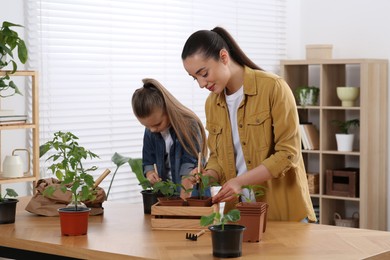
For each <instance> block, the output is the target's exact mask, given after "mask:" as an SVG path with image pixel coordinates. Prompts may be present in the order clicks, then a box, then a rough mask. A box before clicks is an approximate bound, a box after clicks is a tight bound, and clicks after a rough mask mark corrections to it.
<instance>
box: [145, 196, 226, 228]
mask: <svg viewBox="0 0 390 260" xmlns="http://www.w3.org/2000/svg"><path fill="white" fill-rule="evenodd" d="M218 211H219V206H218V204H213V205H212V206H210V207H193V206H161V205H159V203H158V202H157V203H156V204H154V205H153V206H152V213H151V216H152V218H151V224H152V229H155V230H159V229H160V230H199V229H204V228H205V227H202V226H200V217H201V216H208V215H210V214H211V213H213V212H218Z"/></svg>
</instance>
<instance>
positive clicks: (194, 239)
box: [186, 229, 206, 241]
mask: <svg viewBox="0 0 390 260" xmlns="http://www.w3.org/2000/svg"><path fill="white" fill-rule="evenodd" d="M205 232H206V231H205V230H204V229H203V230H201V231H199V232H198V233H196V234H191V233H186V239H189V240H192V241H196V240H198V237H200V236H201V235H203V234H204V233H205Z"/></svg>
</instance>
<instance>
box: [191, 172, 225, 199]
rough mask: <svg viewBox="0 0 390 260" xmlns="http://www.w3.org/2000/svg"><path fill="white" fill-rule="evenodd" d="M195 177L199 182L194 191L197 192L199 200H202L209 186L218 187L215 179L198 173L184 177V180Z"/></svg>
mask: <svg viewBox="0 0 390 260" xmlns="http://www.w3.org/2000/svg"><path fill="white" fill-rule="evenodd" d="M194 176H195V177H196V178H197V179H198V180H199V181H198V182H197V184H196V189H197V190H198V192H199V198H200V199H204V198H205V197H206V190H207V189H209V188H210V187H211V186H216V185H218V183H217V182H215V178H214V177H212V176H210V175H204V174H202V173H201V172H198V173H196V174H194V175H191V176H190V175H189V176H185V177H184V178H189V177H194ZM193 190H194V189H193V188H191V189H186V192H187V193H189V192H192V191H193Z"/></svg>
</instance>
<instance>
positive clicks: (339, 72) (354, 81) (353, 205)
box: [281, 59, 388, 230]
mask: <svg viewBox="0 0 390 260" xmlns="http://www.w3.org/2000/svg"><path fill="white" fill-rule="evenodd" d="M387 73H388V61H387V60H384V59H327V60H320V59H318V60H282V61H281V76H282V77H283V78H284V79H285V80H286V82H287V83H288V84H289V86H290V88H291V90H292V92H293V93H294V91H295V89H297V88H298V87H300V86H315V87H318V88H319V90H320V91H319V97H318V102H317V105H313V106H305V107H303V106H297V109H298V115H299V118H300V121H301V122H306V123H307V122H311V123H313V124H314V125H315V126H316V128H317V129H318V130H319V135H320V136H319V138H320V140H319V141H320V142H319V143H320V145H319V147H320V149H319V150H302V156H303V160H304V163H305V167H306V171H307V172H316V173H319V193H318V194H311V198H312V201H313V205H316V208H318V209H317V210H318V211H319V219H320V223H322V224H329V225H334V224H335V223H334V218H333V216H334V213H335V212H337V213H339V214H341V215H342V216H343V217H345V218H347V217H351V214H352V213H351V212H354V211H358V212H359V218H360V219H359V227H360V228H368V229H378V230H387V173H388V164H387V159H388V148H387V140H388V123H387V122H388V119H387V113H384V112H383V111H388V90H387V88H388V75H387ZM338 86H356V87H359V88H360V95H359V97H358V99H357V100H356V102H355V104H354V106H352V107H343V106H341V101H340V100H339V99H338V97H337V93H336V89H337V87H338ZM354 118H358V119H359V120H360V127H359V128H357V129H354V130H353V134H354V135H355V139H354V147H353V150H352V151H351V152H340V151H338V150H337V143H336V138H335V134H336V133H337V132H338V129H337V126H336V125H334V124H333V123H332V121H333V120H349V119H354ZM373 162H374V163H373ZM350 167H354V168H359V177H358V182H359V187H358V189H359V197H360V198H354V197H342V196H332V195H328V194H326V171H327V170H333V169H343V168H350ZM340 184H341V183H340ZM341 186H344V185H342V184H341Z"/></svg>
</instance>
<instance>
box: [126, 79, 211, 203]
mask: <svg viewBox="0 0 390 260" xmlns="http://www.w3.org/2000/svg"><path fill="white" fill-rule="evenodd" d="M143 83H144V85H143V87H142V88H140V89H137V90H136V91H135V92H134V94H133V97H132V107H133V112H134V114H135V116H136V117H137V119H138V120H139V122H140V123H141V124H142V125H144V126H145V133H144V141H143V149H142V164H143V168H144V174H145V176H146V178H147V179H148V180H149V181H150V182H151V184H152V185H153V184H154V183H156V182H158V181H160V180H164V181H165V180H167V179H170V180H172V181H173V182H174V183H177V184H180V183H181V184H182V185H183V186H184V187H185V188H186V189H188V188H192V182H191V181H190V179H189V178H183V176H186V175H188V174H189V173H190V172H191V170H193V169H194V168H195V167H196V165H197V162H198V154H199V152H201V153H202V154H203V156H202V158H205V156H206V155H207V146H206V142H205V140H206V135H205V131H204V128H203V124H202V122H201V121H200V120H199V118H198V117H197V116H196V114H195V113H194V112H192V111H191V110H190V109H188V108H187V107H185V106H184V105H182V104H181V103H180V102H179V101H178V100H177V99H176V98H175V97H174V96H173V95H172V94H170V93H169V92H168V90H167V89H165V88H164V87H163V86H162V85H161V84H160V83H159V82H158V81H157V80H154V79H144V80H143ZM154 164H156V165H157V172H156V171H155V168H154ZM190 195H191V194H188V193H185V192H184V190H181V192H180V196H181V197H182V198H183V199H185V198H187V197H189V196H190Z"/></svg>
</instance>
